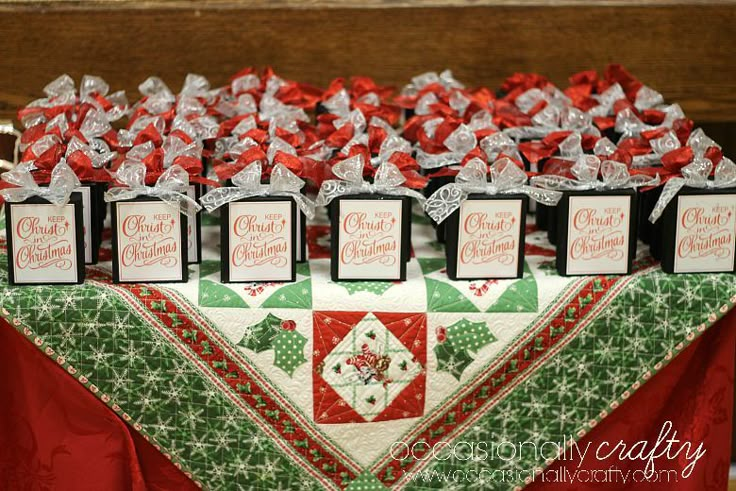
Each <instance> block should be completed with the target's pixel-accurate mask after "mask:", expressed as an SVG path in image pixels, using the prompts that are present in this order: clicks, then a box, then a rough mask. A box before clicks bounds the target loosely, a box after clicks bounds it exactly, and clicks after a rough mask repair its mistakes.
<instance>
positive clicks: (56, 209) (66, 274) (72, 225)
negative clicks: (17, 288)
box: [6, 203, 82, 283]
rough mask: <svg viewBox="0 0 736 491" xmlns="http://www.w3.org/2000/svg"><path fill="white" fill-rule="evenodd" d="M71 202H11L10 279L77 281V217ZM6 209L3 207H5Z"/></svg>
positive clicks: (19, 280) (39, 281) (33, 281)
mask: <svg viewBox="0 0 736 491" xmlns="http://www.w3.org/2000/svg"><path fill="white" fill-rule="evenodd" d="M74 208H75V207H74V205H73V204H66V205H63V206H57V205H53V204H21V203H11V204H10V210H11V211H10V214H9V217H8V219H9V227H8V228H9V229H10V234H11V237H10V241H11V247H10V248H11V250H12V257H13V261H12V268H13V282H15V283H77V282H78V281H79V279H80V278H79V270H80V269H81V265H80V264H79V262H78V260H79V259H80V258H79V254H78V251H77V247H78V246H79V247H81V246H82V244H77V225H78V224H77V221H76V215H75V210H74ZM6 209H7V208H6Z"/></svg>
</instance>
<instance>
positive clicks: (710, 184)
mask: <svg viewBox="0 0 736 491" xmlns="http://www.w3.org/2000/svg"><path fill="white" fill-rule="evenodd" d="M712 170H713V162H711V161H710V159H706V158H702V157H697V158H695V160H693V162H692V163H690V164H688V165H686V166H685V167H683V168H682V171H681V172H682V177H673V178H672V179H670V180H669V181H667V182H666V183H665V185H664V187H663V188H662V194H661V195H660V196H659V200H657V204H655V205H654V209H653V210H652V213H651V215H649V221H650V222H652V223H654V222H656V221H657V220H658V219H659V217H660V216H662V213H664V210H665V208H667V205H668V204H669V203H670V201H672V200H673V199H674V197H675V196H676V195H677V193H678V192H679V191H680V189H682V187H683V186H690V187H692V188H700V189H722V188H732V187H736V164H734V163H733V161H732V160H731V159H728V158H726V157H724V158H723V159H721V162H720V163H719V164H718V165H717V166H716V171H715V173H714V174H713V180H710V179H708V176H710V173H711V171H712Z"/></svg>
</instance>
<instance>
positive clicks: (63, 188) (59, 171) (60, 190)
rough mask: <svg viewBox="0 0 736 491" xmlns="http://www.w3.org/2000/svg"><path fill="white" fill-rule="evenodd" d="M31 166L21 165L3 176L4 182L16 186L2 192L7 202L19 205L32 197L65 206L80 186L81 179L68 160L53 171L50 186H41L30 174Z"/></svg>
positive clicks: (62, 160)
mask: <svg viewBox="0 0 736 491" xmlns="http://www.w3.org/2000/svg"><path fill="white" fill-rule="evenodd" d="M30 169H31V166H30V165H25V164H19V165H18V167H16V168H15V169H13V170H11V171H8V172H6V173H4V174H3V175H2V180H3V181H5V182H8V183H10V184H14V185H16V186H20V187H17V188H8V189H3V190H2V191H0V196H2V197H3V198H5V201H9V202H11V203H17V202H19V201H25V200H27V199H28V198H30V197H32V196H38V197H40V198H43V199H45V200H47V201H49V202H50V203H53V204H55V205H64V204H66V203H68V202H69V197H70V196H71V194H72V193H73V192H74V190H75V189H77V188H78V187H79V186H80V182H79V179H78V178H77V175H76V174H75V173H74V171H73V170H72V168H71V167H69V165H68V164H67V163H66V160H64V159H61V160H60V161H59V163H58V164H56V166H55V167H54V169H53V170H52V171H51V180H50V181H49V185H48V186H39V185H38V184H36V181H35V180H34V179H33V176H32V175H31V172H30Z"/></svg>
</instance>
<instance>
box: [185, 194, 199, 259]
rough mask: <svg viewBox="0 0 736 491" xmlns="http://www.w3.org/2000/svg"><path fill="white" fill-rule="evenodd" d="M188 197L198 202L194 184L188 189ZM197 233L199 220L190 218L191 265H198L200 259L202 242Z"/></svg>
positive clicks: (189, 253) (188, 225)
mask: <svg viewBox="0 0 736 491" xmlns="http://www.w3.org/2000/svg"><path fill="white" fill-rule="evenodd" d="M187 196H189V197H190V198H192V199H193V200H195V201H196V199H197V192H196V190H195V189H194V184H190V185H189V188H188V189H187ZM197 232H198V230H197V219H196V218H190V219H189V220H188V221H187V256H189V258H188V262H190V263H196V262H197V259H198V258H197V244H198V243H199V241H200V237H199V234H198V233H197Z"/></svg>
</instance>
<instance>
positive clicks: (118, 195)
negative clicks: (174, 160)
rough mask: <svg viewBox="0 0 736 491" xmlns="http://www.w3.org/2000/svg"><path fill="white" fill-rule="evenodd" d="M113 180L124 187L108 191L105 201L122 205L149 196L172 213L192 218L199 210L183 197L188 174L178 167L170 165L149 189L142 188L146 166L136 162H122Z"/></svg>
mask: <svg viewBox="0 0 736 491" xmlns="http://www.w3.org/2000/svg"><path fill="white" fill-rule="evenodd" d="M115 179H116V180H117V181H118V182H120V183H122V184H124V185H125V187H112V188H110V189H109V190H108V191H107V192H106V193H105V201H107V202H113V201H122V200H126V199H132V198H135V197H138V196H151V197H155V198H159V199H160V200H161V201H163V202H164V203H166V204H167V205H169V206H170V207H171V208H173V209H174V210H176V212H177V213H184V214H185V215H187V216H189V217H190V218H194V216H195V215H196V214H197V212H198V211H199V210H201V209H202V207H201V206H199V203H197V202H196V201H194V200H193V199H192V198H190V197H189V196H187V195H186V192H187V188H188V187H189V173H188V172H187V171H185V170H184V169H183V168H182V167H181V166H179V165H172V166H171V167H169V168H168V169H166V170H165V171H164V172H163V174H161V175H160V176H159V178H158V179H157V180H156V184H154V185H153V186H146V166H145V165H144V164H142V163H140V162H135V161H130V160H128V161H125V162H123V163H122V165H121V166H120V168H118V171H117V172H116V173H115Z"/></svg>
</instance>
